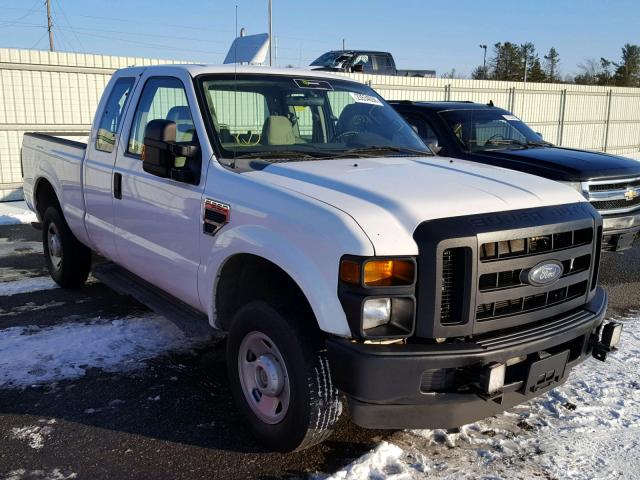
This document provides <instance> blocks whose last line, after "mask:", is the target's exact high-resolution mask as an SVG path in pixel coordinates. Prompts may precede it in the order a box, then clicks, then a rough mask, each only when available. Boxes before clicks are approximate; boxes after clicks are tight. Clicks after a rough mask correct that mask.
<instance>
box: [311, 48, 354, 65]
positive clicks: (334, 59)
mask: <svg viewBox="0 0 640 480" xmlns="http://www.w3.org/2000/svg"><path fill="white" fill-rule="evenodd" d="M348 58H349V55H348V54H345V53H344V52H327V53H323V54H322V55H320V56H319V57H318V58H316V59H315V60H314V61H313V62H311V66H312V67H331V68H337V67H340V66H341V65H342V63H343V62H344V61H345V60H347V59H348Z"/></svg>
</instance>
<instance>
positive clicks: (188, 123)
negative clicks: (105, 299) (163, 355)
mask: <svg viewBox="0 0 640 480" xmlns="http://www.w3.org/2000/svg"><path fill="white" fill-rule="evenodd" d="M183 80H184V81H183ZM141 81H142V82H143V83H144V86H143V87H142V88H141V89H139V90H141V92H140V94H139V96H138V98H137V101H136V107H135V109H134V108H131V109H130V110H131V113H130V115H127V117H128V121H127V125H129V129H128V131H127V132H126V134H127V137H126V139H123V141H122V142H121V146H120V148H119V154H118V159H117V162H116V166H115V169H114V175H119V176H120V178H121V180H120V181H121V191H120V198H116V199H114V205H115V209H114V212H115V224H116V229H115V233H116V235H115V239H116V240H115V241H116V247H117V251H118V258H119V263H120V264H121V265H123V266H124V267H125V268H127V269H128V270H130V271H132V272H133V273H135V274H136V275H138V276H140V277H141V278H143V279H145V280H147V281H148V282H150V283H152V284H154V285H156V286H157V287H159V288H161V289H162V290H165V291H167V292H170V293H171V294H172V295H173V296H175V297H177V298H179V299H180V300H182V301H184V302H185V303H187V304H189V305H191V306H193V307H194V308H200V301H199V298H198V289H197V274H198V267H199V264H200V252H199V244H200V238H201V237H202V218H201V215H202V213H201V212H202V210H201V208H202V207H201V205H202V194H203V190H204V179H205V178H206V169H205V168H201V172H202V173H201V175H200V179H199V180H197V184H196V185H194V184H189V183H183V182H180V181H176V180H173V179H171V178H161V177H157V176H155V175H152V174H150V173H148V172H145V171H144V170H143V168H142V152H143V145H144V133H145V128H146V126H147V123H148V122H150V121H151V120H156V119H165V120H170V121H173V122H175V123H176V132H177V133H176V141H178V142H192V143H196V142H197V141H198V134H197V132H196V128H195V125H194V121H193V118H194V116H193V112H194V110H193V108H194V107H195V105H196V103H195V99H194V98H193V93H190V95H191V100H190V99H189V98H188V95H187V89H186V88H185V83H186V82H187V81H188V80H187V79H180V78H178V77H169V76H167V77H146V78H145V77H143V79H142V80H141ZM201 138H202V137H201ZM182 160H184V159H182ZM180 161H181V159H179V158H176V162H180ZM200 161H201V162H203V160H202V159H201V160H200ZM176 166H178V165H176Z"/></svg>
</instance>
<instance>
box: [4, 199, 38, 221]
mask: <svg viewBox="0 0 640 480" xmlns="http://www.w3.org/2000/svg"><path fill="white" fill-rule="evenodd" d="M37 221H38V219H37V217H36V214H35V213H33V212H32V211H31V210H29V207H27V204H26V203H24V202H0V225H17V224H20V223H31V222H37Z"/></svg>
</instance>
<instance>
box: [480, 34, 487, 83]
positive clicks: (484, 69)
mask: <svg viewBox="0 0 640 480" xmlns="http://www.w3.org/2000/svg"><path fill="white" fill-rule="evenodd" d="M480 48H482V49H483V50H484V57H483V59H482V79H483V80H486V79H487V46H486V45H485V44H484V43H482V44H480Z"/></svg>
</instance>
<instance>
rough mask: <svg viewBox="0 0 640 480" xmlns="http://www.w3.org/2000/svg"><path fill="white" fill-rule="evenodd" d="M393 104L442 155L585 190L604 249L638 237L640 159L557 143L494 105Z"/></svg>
mask: <svg viewBox="0 0 640 480" xmlns="http://www.w3.org/2000/svg"><path fill="white" fill-rule="evenodd" d="M389 103H390V104H391V105H392V106H393V107H394V108H395V109H396V110H397V111H398V112H399V113H400V114H401V115H402V116H403V117H404V118H405V119H406V120H407V122H408V123H409V124H411V125H412V126H413V127H414V129H415V130H416V131H417V132H418V134H419V135H420V137H421V138H422V140H423V141H424V142H425V143H426V144H427V145H429V146H430V147H431V149H432V150H434V151H435V152H436V153H438V154H440V155H443V156H447V157H454V158H460V159H463V160H470V161H473V162H480V163H486V164H488V165H495V166H498V167H504V168H509V169H512V170H519V171H521V172H526V173H530V174H533V175H538V176H541V177H545V178H549V179H551V180H556V181H558V182H561V183H564V184H565V185H569V186H571V187H572V188H575V189H576V190H578V191H579V192H581V193H582V194H583V195H584V196H585V197H586V198H587V199H588V200H589V201H590V202H591V204H592V205H593V206H594V207H595V208H596V209H597V210H598V212H600V214H601V215H602V217H603V218H604V237H603V243H602V246H603V249H604V250H610V251H621V250H625V249H627V248H630V247H631V245H632V244H633V242H634V240H635V239H637V238H638V237H639V236H640V162H638V161H636V160H633V159H630V158H626V157H620V156H615V155H609V154H606V153H599V152H590V151H585V150H576V149H572V148H564V147H556V146H554V145H552V144H551V143H549V142H545V141H544V140H543V139H542V136H541V135H540V134H539V133H536V132H534V131H533V130H532V129H531V128H529V127H528V126H527V125H526V124H525V123H523V122H522V121H521V120H520V119H519V118H517V117H516V116H514V115H513V114H511V113H510V112H508V111H506V110H503V109H501V108H497V107H495V106H493V105H491V104H489V105H484V104H478V103H472V102H411V101H390V102H389Z"/></svg>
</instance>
